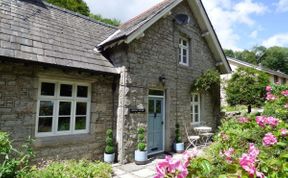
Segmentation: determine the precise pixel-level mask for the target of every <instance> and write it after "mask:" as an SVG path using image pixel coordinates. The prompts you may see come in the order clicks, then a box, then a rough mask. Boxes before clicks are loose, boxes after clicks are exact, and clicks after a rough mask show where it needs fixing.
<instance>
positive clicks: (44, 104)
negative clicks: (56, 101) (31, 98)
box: [39, 101, 53, 116]
mask: <svg viewBox="0 0 288 178" xmlns="http://www.w3.org/2000/svg"><path fill="white" fill-rule="evenodd" d="M52 115H53V102H52V101H40V111H39V116H52Z"/></svg>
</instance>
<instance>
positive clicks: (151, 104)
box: [149, 100, 154, 113]
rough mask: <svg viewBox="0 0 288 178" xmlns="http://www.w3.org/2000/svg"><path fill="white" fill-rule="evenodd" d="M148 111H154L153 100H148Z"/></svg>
mask: <svg viewBox="0 0 288 178" xmlns="http://www.w3.org/2000/svg"><path fill="white" fill-rule="evenodd" d="M149 113H154V100H149Z"/></svg>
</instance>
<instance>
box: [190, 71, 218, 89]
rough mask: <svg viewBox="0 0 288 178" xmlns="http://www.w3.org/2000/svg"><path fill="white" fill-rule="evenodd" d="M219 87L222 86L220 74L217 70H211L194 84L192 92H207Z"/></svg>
mask: <svg viewBox="0 0 288 178" xmlns="http://www.w3.org/2000/svg"><path fill="white" fill-rule="evenodd" d="M219 85H220V74H219V72H218V71H217V70H213V69H209V70H207V71H206V72H205V73H203V74H202V75H201V76H200V77H199V78H198V79H196V80H195V81H194V82H193V84H192V86H191V91H192V92H193V91H197V92H201V91H204V92H205V91H209V90H211V89H212V88H213V87H215V86H219Z"/></svg>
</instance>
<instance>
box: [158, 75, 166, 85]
mask: <svg viewBox="0 0 288 178" xmlns="http://www.w3.org/2000/svg"><path fill="white" fill-rule="evenodd" d="M159 81H160V82H161V83H162V84H165V81H166V77H165V75H161V76H160V77H159Z"/></svg>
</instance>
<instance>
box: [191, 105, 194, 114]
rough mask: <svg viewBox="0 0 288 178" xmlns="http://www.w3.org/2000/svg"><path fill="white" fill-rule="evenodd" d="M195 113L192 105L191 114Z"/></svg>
mask: <svg viewBox="0 0 288 178" xmlns="http://www.w3.org/2000/svg"><path fill="white" fill-rule="evenodd" d="M193 113H194V110H193V105H192V106H191V114H193Z"/></svg>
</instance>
